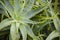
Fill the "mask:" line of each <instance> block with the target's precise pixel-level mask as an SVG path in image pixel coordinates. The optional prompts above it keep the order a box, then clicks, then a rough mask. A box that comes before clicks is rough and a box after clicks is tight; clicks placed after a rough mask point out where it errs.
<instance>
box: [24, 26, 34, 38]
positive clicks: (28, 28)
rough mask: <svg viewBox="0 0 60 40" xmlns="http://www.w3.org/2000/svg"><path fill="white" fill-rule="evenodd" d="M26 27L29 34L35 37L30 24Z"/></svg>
mask: <svg viewBox="0 0 60 40" xmlns="http://www.w3.org/2000/svg"><path fill="white" fill-rule="evenodd" d="M25 28H26V30H27V33H28V35H29V36H30V37H32V38H34V37H35V35H34V33H33V31H32V29H31V28H30V26H29V25H26V26H25Z"/></svg>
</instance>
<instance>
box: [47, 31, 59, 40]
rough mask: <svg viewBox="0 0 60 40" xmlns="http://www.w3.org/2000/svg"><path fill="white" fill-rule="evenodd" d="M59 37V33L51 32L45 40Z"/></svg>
mask: <svg viewBox="0 0 60 40" xmlns="http://www.w3.org/2000/svg"><path fill="white" fill-rule="evenodd" d="M59 36H60V33H59V32H57V31H53V32H52V33H51V34H49V36H48V37H47V39H46V40H52V39H54V38H56V37H59Z"/></svg>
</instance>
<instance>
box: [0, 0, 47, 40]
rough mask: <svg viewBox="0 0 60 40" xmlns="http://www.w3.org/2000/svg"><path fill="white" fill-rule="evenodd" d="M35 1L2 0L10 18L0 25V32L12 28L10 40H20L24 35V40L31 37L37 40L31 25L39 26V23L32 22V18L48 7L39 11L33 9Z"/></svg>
mask: <svg viewBox="0 0 60 40" xmlns="http://www.w3.org/2000/svg"><path fill="white" fill-rule="evenodd" d="M34 1H35V0H0V3H1V4H2V5H3V7H4V11H5V14H9V15H7V17H8V16H10V17H8V18H6V19H4V20H3V21H2V22H1V23H0V30H2V29H3V28H6V27H8V26H9V25H10V26H11V27H10V40H19V39H20V36H19V35H20V34H19V30H20V32H21V34H22V38H23V40H27V35H29V36H30V37H31V38H32V39H33V40H37V38H36V36H35V35H34V33H33V31H32V30H31V28H30V25H29V24H37V23H39V22H35V21H32V20H31V19H30V18H32V17H34V16H35V15H36V14H38V13H39V12H41V11H43V10H44V9H46V8H47V6H45V7H42V8H37V9H32V7H33V5H34Z"/></svg>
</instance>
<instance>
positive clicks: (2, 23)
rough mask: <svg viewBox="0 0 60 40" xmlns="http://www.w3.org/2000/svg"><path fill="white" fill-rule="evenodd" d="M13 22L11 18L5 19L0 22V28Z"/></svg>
mask: <svg viewBox="0 0 60 40" xmlns="http://www.w3.org/2000/svg"><path fill="white" fill-rule="evenodd" d="M11 23H12V20H10V19H5V20H3V21H2V22H1V23H0V30H1V29H3V28H5V27H7V26H8V25H10V24H11Z"/></svg>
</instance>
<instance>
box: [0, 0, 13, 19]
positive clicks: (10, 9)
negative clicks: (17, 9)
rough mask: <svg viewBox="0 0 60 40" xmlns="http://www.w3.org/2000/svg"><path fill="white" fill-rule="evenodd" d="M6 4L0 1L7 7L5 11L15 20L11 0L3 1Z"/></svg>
mask: <svg viewBox="0 0 60 40" xmlns="http://www.w3.org/2000/svg"><path fill="white" fill-rule="evenodd" d="M3 1H4V2H2V1H1V0H0V3H1V4H2V5H3V6H4V7H5V9H6V10H7V11H8V12H9V14H10V16H12V18H14V17H13V16H14V15H13V7H12V5H11V4H10V2H9V0H3Z"/></svg>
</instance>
